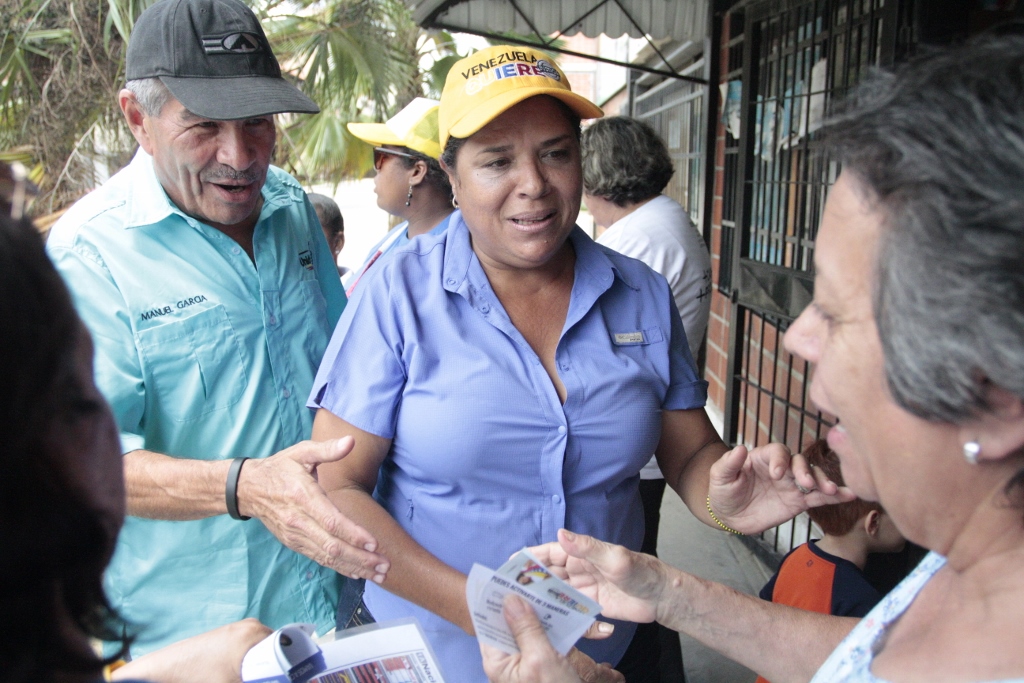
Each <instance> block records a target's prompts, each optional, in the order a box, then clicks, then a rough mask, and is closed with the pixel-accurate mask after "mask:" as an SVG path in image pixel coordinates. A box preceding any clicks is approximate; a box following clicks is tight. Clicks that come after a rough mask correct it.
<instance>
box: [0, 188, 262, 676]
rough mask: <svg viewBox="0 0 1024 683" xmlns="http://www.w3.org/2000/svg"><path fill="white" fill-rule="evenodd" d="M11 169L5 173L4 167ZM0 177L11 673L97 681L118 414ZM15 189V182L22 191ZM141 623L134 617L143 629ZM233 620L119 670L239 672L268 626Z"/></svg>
mask: <svg viewBox="0 0 1024 683" xmlns="http://www.w3.org/2000/svg"><path fill="white" fill-rule="evenodd" d="M4 175H5V174H4V173H3V169H2V168H0V178H3V177H4ZM3 190H4V188H3V187H2V184H0V207H3V212H2V213H0V329H3V331H4V332H3V334H0V380H2V382H3V386H4V391H3V392H0V442H2V444H3V445H2V446H0V468H2V470H3V473H4V474H3V476H2V477H0V548H2V549H3V550H2V552H0V605H3V618H2V619H0V682H2V683H58V682H59V683H97V682H98V681H102V680H103V678H104V673H105V671H104V669H107V671H106V673H109V670H110V668H111V667H109V666H107V665H109V664H110V663H111V661H112V660H117V659H118V658H119V657H120V656H121V655H122V654H123V653H124V646H123V645H122V647H121V648H120V649H119V650H115V651H114V652H112V653H111V656H110V657H109V658H108V659H106V660H103V659H101V658H100V657H99V656H97V655H96V654H95V653H94V652H93V649H92V647H91V645H90V642H89V641H90V639H91V638H101V639H106V640H112V641H113V640H118V639H119V638H120V636H121V628H122V627H121V622H120V620H119V619H118V616H117V614H116V613H115V611H114V610H113V609H112V608H111V606H110V604H109V603H108V602H107V598H106V595H105V593H104V591H103V571H104V569H105V568H106V566H107V563H108V562H109V561H110V558H111V556H112V555H113V552H114V547H115V543H116V541H117V535H118V532H119V530H120V529H121V525H122V523H123V522H124V514H125V490H124V479H123V476H122V466H121V448H120V443H119V441H118V435H117V425H116V424H115V423H114V418H113V416H112V415H111V413H110V409H109V408H108V407H107V404H106V402H104V400H103V397H102V396H101V395H100V393H99V390H98V389H97V388H96V385H95V383H94V381H93V369H92V361H93V347H92V341H91V339H90V337H89V333H88V332H87V331H86V329H85V326H84V325H82V322H81V320H79V318H78V316H77V315H76V314H75V309H74V307H73V306H72V303H71V297H70V295H69V294H68V290H67V288H65V286H64V283H63V282H62V281H61V278H60V275H58V274H57V272H56V271H55V270H54V269H53V265H52V264H51V263H50V261H49V259H47V257H46V253H45V251H44V250H43V242H42V239H40V236H39V234H38V233H37V232H36V231H35V229H34V228H33V227H32V225H31V224H30V223H29V222H28V221H27V220H22V221H16V220H13V219H11V218H8V217H7V215H6V214H7V211H8V210H12V211H13V212H14V213H15V214H16V215H17V214H20V212H21V204H20V202H19V201H18V199H17V197H16V196H15V197H14V198H13V201H11V198H10V197H9V196H8V193H6V192H4V191H3ZM15 195H16V193H15ZM132 630H134V629H132ZM269 633H270V630H269V629H268V628H266V627H265V626H262V625H261V624H260V623H259V622H258V621H257V620H255V619H246V620H243V621H239V622H235V623H232V624H228V625H226V626H222V627H220V628H218V629H215V630H213V631H212V632H210V633H206V634H202V635H199V636H195V637H192V638H189V639H186V640H184V641H181V642H179V643H176V644H175V645H172V646H170V647H168V648H166V649H164V650H160V651H158V652H154V653H152V654H150V655H147V656H144V657H141V658H139V659H137V660H135V661H133V662H130V663H129V664H127V665H125V666H123V667H121V668H119V669H117V670H116V671H114V672H113V674H112V675H111V679H112V680H125V681H127V680H129V679H138V678H145V679H147V680H150V681H153V683H187V682H190V681H204V683H234V682H236V681H238V680H239V678H240V676H239V672H240V669H241V662H242V657H243V656H244V654H245V652H246V651H247V650H248V649H249V648H250V647H252V646H253V645H255V644H256V643H257V642H259V641H260V640H261V639H262V638H264V637H265V636H267V635H269Z"/></svg>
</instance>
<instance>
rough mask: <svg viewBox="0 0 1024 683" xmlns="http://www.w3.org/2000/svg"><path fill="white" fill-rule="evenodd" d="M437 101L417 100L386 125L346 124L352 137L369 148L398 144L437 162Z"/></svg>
mask: <svg viewBox="0 0 1024 683" xmlns="http://www.w3.org/2000/svg"><path fill="white" fill-rule="evenodd" d="M439 104H440V102H438V101H437V100H430V99H427V98H426V97H417V98H416V99H414V100H413V101H412V102H410V103H409V104H407V105H405V107H404V108H403V109H402V111H400V112H398V113H397V114H395V115H394V116H392V117H391V118H390V119H388V120H387V122H386V123H350V124H348V130H349V132H350V133H352V135H355V136H356V137H357V138H359V139H360V140H362V141H363V142H368V143H370V144H371V145H398V146H401V147H408V148H409V149H412V150H415V151H417V152H419V153H420V154H426V155H427V156H428V157H433V158H434V159H437V158H439V157H440V156H441V146H440V145H439V144H438V142H437V109H438V105H439Z"/></svg>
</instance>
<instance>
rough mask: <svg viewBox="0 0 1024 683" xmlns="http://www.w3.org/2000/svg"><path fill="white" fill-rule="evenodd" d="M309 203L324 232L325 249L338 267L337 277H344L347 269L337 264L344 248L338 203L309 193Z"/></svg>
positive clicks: (342, 219) (324, 196)
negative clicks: (329, 251)
mask: <svg viewBox="0 0 1024 683" xmlns="http://www.w3.org/2000/svg"><path fill="white" fill-rule="evenodd" d="M306 196H307V197H309V203H310V204H312V205H313V210H314V211H316V217H317V218H318V219H320V227H321V228H322V229H323V231H324V238H325V239H326V240H327V247H328V248H329V249H330V250H331V255H332V256H333V257H334V265H336V266H337V267H338V275H339V276H340V277H345V274H346V273H348V271H349V269H348V268H345V267H344V266H342V265H341V264H340V263H338V256H339V255H340V254H341V250H342V249H344V248H345V219H344V218H343V217H342V215H341V209H340V208H338V203H337V202H336V201H334V200H333V199H331V198H330V197H328V196H327V195H325V194H319V193H317V192H310V193H308V194H307V195H306Z"/></svg>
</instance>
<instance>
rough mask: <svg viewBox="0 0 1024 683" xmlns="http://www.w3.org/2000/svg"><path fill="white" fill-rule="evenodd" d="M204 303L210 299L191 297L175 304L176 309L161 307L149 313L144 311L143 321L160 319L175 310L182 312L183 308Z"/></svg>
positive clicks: (201, 295)
mask: <svg viewBox="0 0 1024 683" xmlns="http://www.w3.org/2000/svg"><path fill="white" fill-rule="evenodd" d="M204 301H208V299H207V298H206V296H204V295H203V294H197V295H196V296H190V297H188V298H187V299H182V300H181V301H178V302H177V303H175V304H174V308H171V307H170V306H161V307H158V308H153V309H150V310H148V311H143V312H142V319H143V320H152V319H153V318H158V317H160V316H162V315H167V314H169V313H170V312H171V311H173V310H174V309H175V308H176V309H178V310H179V311H180V310H181V309H183V308H188V307H189V306H194V305H195V304H198V303H202V302H204Z"/></svg>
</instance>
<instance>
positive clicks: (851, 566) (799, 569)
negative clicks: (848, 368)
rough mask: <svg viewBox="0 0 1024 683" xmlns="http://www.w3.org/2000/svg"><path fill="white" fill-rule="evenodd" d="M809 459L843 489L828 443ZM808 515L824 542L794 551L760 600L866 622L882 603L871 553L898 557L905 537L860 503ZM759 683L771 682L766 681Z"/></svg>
mask: <svg viewBox="0 0 1024 683" xmlns="http://www.w3.org/2000/svg"><path fill="white" fill-rule="evenodd" d="M804 457H806V458H807V462H808V463H809V464H810V465H812V466H813V467H818V468H821V470H822V471H823V472H824V473H825V475H826V476H827V477H828V478H829V479H831V480H832V481H834V482H836V483H837V484H839V485H840V486H842V485H844V482H843V476H842V473H841V471H840V468H839V458H838V457H837V456H836V454H835V453H833V452H832V451H831V449H829V447H828V444H827V443H826V442H825V440H824V439H819V440H817V441H815V442H814V443H812V444H811V445H810V446H808V447H807V449H806V450H805V451H804ZM807 514H808V515H809V516H810V518H811V520H812V521H813V522H814V523H816V524H817V525H818V526H819V527H821V530H822V532H823V536H822V538H821V539H820V540H817V541H814V540H812V541H809V542H807V543H805V544H803V545H801V546H799V547H797V548H795V549H793V550H792V551H790V553H789V554H788V555H786V557H785V558H783V560H782V565H781V566H780V567H779V571H778V572H776V574H775V576H773V577H772V578H771V579H770V580H769V581H768V583H767V584H766V585H765V587H764V588H762V589H761V594H760V595H761V597H762V598H763V599H765V600H770V601H771V602H777V603H779V604H783V605H789V606H791V607H798V608H800V609H805V610H809V611H811V612H820V613H822V614H832V615H834V616H841V617H863V616H864V615H866V614H867V613H868V612H869V611H871V608H872V607H874V606H875V604H877V603H878V601H879V600H881V598H882V596H881V594H879V592H878V591H877V590H876V589H875V588H874V587H873V586H872V585H871V584H870V583H868V580H867V579H866V578H865V576H864V573H863V570H864V565H865V563H866V562H867V558H868V554H869V553H893V552H899V551H900V550H902V549H903V544H904V542H905V541H904V539H903V536H902V535H901V534H900V532H899V530H898V529H897V528H896V525H895V524H893V522H892V519H891V518H890V517H889V515H887V514H886V513H885V510H883V509H882V507H881V506H880V505H878V504H877V503H869V502H867V501H864V500H860V499H859V498H858V499H857V500H853V501H850V502H848V503H838V504H836V505H823V506H821V507H817V508H811V509H810V510H808V511H807ZM757 681H758V683H768V682H767V681H766V680H765V679H764V678H761V677H759V678H758V679H757Z"/></svg>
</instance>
